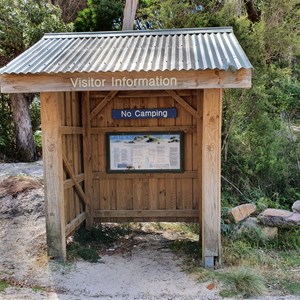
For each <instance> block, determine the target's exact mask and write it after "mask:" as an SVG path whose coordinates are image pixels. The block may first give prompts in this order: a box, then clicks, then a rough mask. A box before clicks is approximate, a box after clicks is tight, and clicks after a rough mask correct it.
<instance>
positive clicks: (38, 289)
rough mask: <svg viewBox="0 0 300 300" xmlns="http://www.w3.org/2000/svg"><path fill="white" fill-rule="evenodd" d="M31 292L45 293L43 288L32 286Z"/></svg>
mask: <svg viewBox="0 0 300 300" xmlns="http://www.w3.org/2000/svg"><path fill="white" fill-rule="evenodd" d="M32 290H33V291H34V292H44V291H45V288H44V287H41V286H34V287H33V288H32Z"/></svg>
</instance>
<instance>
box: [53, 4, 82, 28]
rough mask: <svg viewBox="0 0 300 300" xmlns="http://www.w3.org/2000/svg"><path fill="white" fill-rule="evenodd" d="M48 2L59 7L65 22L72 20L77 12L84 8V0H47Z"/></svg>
mask: <svg viewBox="0 0 300 300" xmlns="http://www.w3.org/2000/svg"><path fill="white" fill-rule="evenodd" d="M48 3H49V4H52V5H56V6H58V7H60V9H61V12H62V14H61V16H62V19H63V20H64V22H65V23H70V22H73V21H74V20H75V19H76V17H77V13H78V12H79V11H81V10H83V9H84V8H86V0H68V1H66V0H48Z"/></svg>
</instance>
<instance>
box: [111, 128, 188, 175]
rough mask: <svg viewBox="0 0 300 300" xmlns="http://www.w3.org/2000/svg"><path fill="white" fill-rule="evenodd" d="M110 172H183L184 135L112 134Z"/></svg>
mask: <svg viewBox="0 0 300 300" xmlns="http://www.w3.org/2000/svg"><path fill="white" fill-rule="evenodd" d="M108 143H109V160H108V163H109V170H108V171H147V170H149V171H151V170H152V171H155V170H161V171H162V170H170V171H172V170H173V171H174V170H175V171H176V170H177V171H180V170H181V167H182V166H181V146H182V134H181V133H178V132H176V133H168V134H165V133H163V134H156V133H155V134H147V133H135V134H109V135H108Z"/></svg>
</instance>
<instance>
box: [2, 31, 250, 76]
mask: <svg viewBox="0 0 300 300" xmlns="http://www.w3.org/2000/svg"><path fill="white" fill-rule="evenodd" d="M242 68H245V69H250V68H252V65H251V63H250V62H249V60H248V58H247V56H246V55H245V53H244V51H243V49H242V48H241V46H240V44H239V42H238V41H237V39H236V37H235V35H234V33H233V31H232V29H231V28H230V27H223V28H199V29H174V30H153V31H119V32H91V33H54V34H46V35H45V36H44V37H43V38H42V39H41V40H40V41H39V42H38V43H36V44H35V45H33V46H32V47H31V48H29V49H28V50H27V51H25V52H24V53H23V54H21V55H20V56H19V57H17V58H16V59H14V60H13V61H11V62H10V63H9V64H8V65H7V66H5V67H4V68H2V69H1V70H0V73H2V74H42V73H48V74H50V73H54V74H55V73H75V72H87V73H89V72H122V71H129V72H131V71H173V70H178V71H180V70H206V69H218V70H228V69H231V70H238V69H242Z"/></svg>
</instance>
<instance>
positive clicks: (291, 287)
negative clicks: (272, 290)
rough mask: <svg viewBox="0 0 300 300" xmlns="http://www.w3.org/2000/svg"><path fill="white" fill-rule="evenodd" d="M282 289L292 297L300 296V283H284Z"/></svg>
mask: <svg viewBox="0 0 300 300" xmlns="http://www.w3.org/2000/svg"><path fill="white" fill-rule="evenodd" d="M281 285H282V287H283V288H284V289H285V290H286V291H287V293H289V294H291V295H298V296H300V283H299V282H297V281H283V282H282V284H281Z"/></svg>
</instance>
